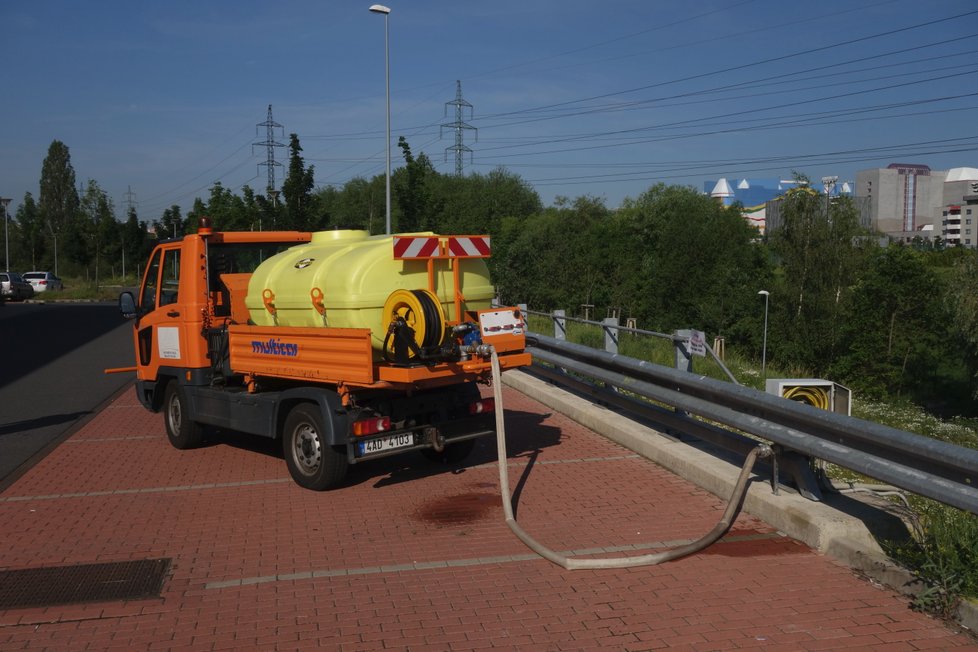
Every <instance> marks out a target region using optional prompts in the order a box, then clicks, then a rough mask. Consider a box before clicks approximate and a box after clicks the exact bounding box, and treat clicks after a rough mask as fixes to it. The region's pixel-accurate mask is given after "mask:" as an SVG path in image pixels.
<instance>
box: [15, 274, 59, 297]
mask: <svg viewBox="0 0 978 652" xmlns="http://www.w3.org/2000/svg"><path fill="white" fill-rule="evenodd" d="M24 280H25V281H27V282H28V283H30V284H31V285H32V286H34V291H35V292H47V291H48V290H63V289H65V285H64V283H62V282H61V279H60V278H58V277H57V276H55V275H54V274H52V273H51V272H26V273H25V274H24Z"/></svg>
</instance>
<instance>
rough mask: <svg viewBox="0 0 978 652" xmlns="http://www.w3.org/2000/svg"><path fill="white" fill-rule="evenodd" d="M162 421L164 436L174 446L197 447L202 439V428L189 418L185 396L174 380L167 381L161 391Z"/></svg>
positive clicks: (183, 447) (181, 448) (182, 447)
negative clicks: (164, 428)
mask: <svg viewBox="0 0 978 652" xmlns="http://www.w3.org/2000/svg"><path fill="white" fill-rule="evenodd" d="M163 423H164V424H165V425H166V438H167V439H169V440H170V444H172V445H173V447H174V448H178V449H180V450H187V449H189V448H197V447H198V446H200V444H201V441H203V439H204V428H203V426H201V425H200V424H199V423H197V422H195V421H192V420H191V419H190V412H189V411H188V409H187V396H186V394H185V393H184V390H183V388H182V387H181V386H180V385H179V384H177V382H176V381H175V380H173V381H170V382H169V383H167V385H166V391H165V392H164V393H163Z"/></svg>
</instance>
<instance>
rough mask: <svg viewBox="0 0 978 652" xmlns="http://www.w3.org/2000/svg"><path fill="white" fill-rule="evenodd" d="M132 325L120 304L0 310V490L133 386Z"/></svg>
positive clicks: (22, 305) (33, 305)
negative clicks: (129, 369) (127, 369)
mask: <svg viewBox="0 0 978 652" xmlns="http://www.w3.org/2000/svg"><path fill="white" fill-rule="evenodd" d="M131 329H132V324H131V322H128V321H126V320H125V319H123V318H122V316H121V315H120V314H119V309H118V306H117V305H116V304H115V303H44V304H40V303H9V302H8V303H7V304H5V305H2V306H0V489H2V488H3V487H4V486H6V485H7V484H9V483H10V482H13V481H14V480H15V479H16V478H17V477H19V476H20V475H21V474H22V473H23V472H24V471H25V470H26V469H27V468H29V467H30V466H31V464H33V463H34V462H36V460H37V459H38V458H39V457H41V456H43V455H44V454H45V453H46V452H48V451H49V450H50V449H51V448H52V447H53V446H56V445H57V443H58V442H59V441H61V439H63V437H64V436H65V435H66V434H67V433H69V432H71V431H72V430H73V429H74V428H76V427H78V426H80V425H81V424H83V423H84V422H85V421H87V420H88V419H89V418H91V417H92V416H93V415H94V414H95V413H97V412H98V409H99V408H100V407H101V406H102V405H103V404H104V403H106V402H107V401H108V400H109V399H110V398H112V397H113V396H115V395H116V394H117V393H118V392H119V391H121V390H123V389H124V388H125V387H127V386H128V385H129V383H130V382H132V380H133V378H134V374H132V373H121V374H105V373H104V370H105V369H107V368H113V367H129V366H132V365H133V364H134V359H133V350H132V339H131V337H132V335H131V333H132V331H131Z"/></svg>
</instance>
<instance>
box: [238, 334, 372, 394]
mask: <svg viewBox="0 0 978 652" xmlns="http://www.w3.org/2000/svg"><path fill="white" fill-rule="evenodd" d="M228 341H229V349H230V358H231V360H230V362H231V368H232V369H233V370H234V371H235V373H240V374H250V375H253V376H271V377H275V378H289V379H292V380H312V381H316V382H325V383H340V382H349V383H357V384H364V385H369V384H372V383H373V382H374V371H373V369H374V367H373V351H372V350H371V348H370V329H367V328H311V327H298V326H293V327H289V326H244V325H238V324H232V325H231V326H229V327H228Z"/></svg>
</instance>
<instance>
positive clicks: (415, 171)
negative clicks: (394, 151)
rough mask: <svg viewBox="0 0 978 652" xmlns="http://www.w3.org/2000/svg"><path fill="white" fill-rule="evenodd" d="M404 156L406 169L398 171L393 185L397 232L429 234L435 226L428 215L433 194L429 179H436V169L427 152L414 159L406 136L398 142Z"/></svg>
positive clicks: (392, 182)
mask: <svg viewBox="0 0 978 652" xmlns="http://www.w3.org/2000/svg"><path fill="white" fill-rule="evenodd" d="M397 146H398V147H400V148H401V151H402V153H403V155H404V167H403V168H402V169H400V170H398V171H397V173H396V174H395V175H394V178H393V179H392V181H391V185H392V186H393V192H394V196H395V197H396V199H397V207H398V209H399V214H398V216H397V231H398V232H399V233H413V232H417V231H429V230H431V226H432V216H431V215H430V214H429V210H430V209H429V206H428V205H429V203H430V201H431V200H430V195H431V192H430V190H429V189H428V179H429V177H431V176H433V175H437V172H435V168H434V166H433V165H432V164H431V161H430V160H428V157H427V156H425V154H424V152H422V153H421V154H419V155H418V158H417V159H415V158H414V156H413V155H412V153H411V146H410V145H408V142H407V140H405V138H404V136H401V137H400V138H399V139H398V141H397Z"/></svg>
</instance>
